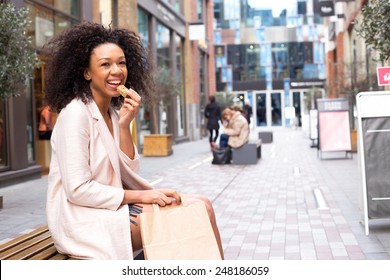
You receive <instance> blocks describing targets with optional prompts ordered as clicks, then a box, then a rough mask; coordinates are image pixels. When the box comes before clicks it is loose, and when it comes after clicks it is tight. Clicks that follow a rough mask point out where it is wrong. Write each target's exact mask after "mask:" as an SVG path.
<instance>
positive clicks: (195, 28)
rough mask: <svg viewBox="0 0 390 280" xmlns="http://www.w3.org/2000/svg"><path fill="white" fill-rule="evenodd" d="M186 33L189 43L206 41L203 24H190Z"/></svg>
mask: <svg viewBox="0 0 390 280" xmlns="http://www.w3.org/2000/svg"><path fill="white" fill-rule="evenodd" d="M188 31H189V38H190V40H191V41H196V40H205V39H206V28H205V25H204V24H190V25H189V29H188Z"/></svg>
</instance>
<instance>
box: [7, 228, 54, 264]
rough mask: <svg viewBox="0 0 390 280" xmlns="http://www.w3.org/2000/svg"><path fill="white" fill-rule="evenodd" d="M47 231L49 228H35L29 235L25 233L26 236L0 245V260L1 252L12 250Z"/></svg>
mask: <svg viewBox="0 0 390 280" xmlns="http://www.w3.org/2000/svg"><path fill="white" fill-rule="evenodd" d="M48 231H49V228H48V227H47V226H43V227H40V228H37V229H36V230H33V231H32V232H29V233H26V234H23V235H21V236H19V237H17V238H15V239H12V240H10V241H8V242H6V243H4V244H2V245H0V258H1V256H2V254H3V252H5V251H6V250H8V249H10V248H13V247H15V246H17V245H19V244H22V243H24V242H26V241H28V240H30V239H32V238H34V237H36V236H39V235H41V234H43V233H45V232H48Z"/></svg>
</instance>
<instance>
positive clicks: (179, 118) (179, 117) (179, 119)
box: [175, 35, 185, 136]
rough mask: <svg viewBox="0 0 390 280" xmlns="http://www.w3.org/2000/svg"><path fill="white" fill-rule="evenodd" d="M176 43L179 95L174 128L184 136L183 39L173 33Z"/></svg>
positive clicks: (178, 133) (179, 134) (178, 134)
mask: <svg viewBox="0 0 390 280" xmlns="http://www.w3.org/2000/svg"><path fill="white" fill-rule="evenodd" d="M175 45H176V79H177V80H178V81H179V82H180V85H181V90H180V95H178V96H177V97H176V110H177V112H176V129H177V136H184V133H185V131H184V76H183V75H184V69H183V63H184V61H183V60H184V56H183V54H184V52H183V40H182V38H181V37H180V36H178V35H175Z"/></svg>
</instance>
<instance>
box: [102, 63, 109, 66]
mask: <svg viewBox="0 0 390 280" xmlns="http://www.w3.org/2000/svg"><path fill="white" fill-rule="evenodd" d="M102 66H104V67H107V66H110V63H108V62H106V63H103V64H102Z"/></svg>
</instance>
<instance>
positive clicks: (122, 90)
mask: <svg viewBox="0 0 390 280" xmlns="http://www.w3.org/2000/svg"><path fill="white" fill-rule="evenodd" d="M116 91H117V92H119V93H120V94H121V95H122V96H123V97H124V98H126V97H127V88H126V87H125V86H124V85H120V86H118V87H117V88H116Z"/></svg>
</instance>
